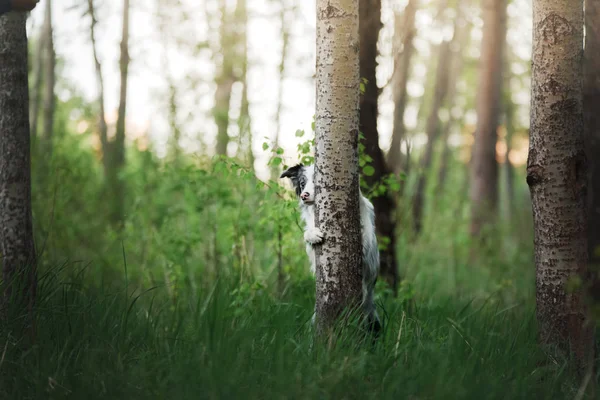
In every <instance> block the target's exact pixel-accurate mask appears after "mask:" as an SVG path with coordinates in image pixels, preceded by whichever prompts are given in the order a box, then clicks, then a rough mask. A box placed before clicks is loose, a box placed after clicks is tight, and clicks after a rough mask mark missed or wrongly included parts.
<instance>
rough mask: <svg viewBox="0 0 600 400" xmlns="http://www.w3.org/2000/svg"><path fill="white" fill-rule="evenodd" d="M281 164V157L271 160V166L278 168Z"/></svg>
mask: <svg viewBox="0 0 600 400" xmlns="http://www.w3.org/2000/svg"><path fill="white" fill-rule="evenodd" d="M282 162H283V160H282V159H281V157H273V159H272V160H271V165H273V166H278V165H279V164H281V163H282Z"/></svg>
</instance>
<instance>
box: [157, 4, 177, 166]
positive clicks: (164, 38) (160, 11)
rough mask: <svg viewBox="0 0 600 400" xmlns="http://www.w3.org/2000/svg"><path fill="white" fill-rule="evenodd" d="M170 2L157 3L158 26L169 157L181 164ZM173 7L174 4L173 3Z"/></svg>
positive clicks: (175, 162)
mask: <svg viewBox="0 0 600 400" xmlns="http://www.w3.org/2000/svg"><path fill="white" fill-rule="evenodd" d="M170 1H172V0H169V1H161V0H159V1H157V3H156V6H157V8H156V23H157V25H158V30H159V33H160V37H161V45H162V60H161V63H162V69H163V73H164V74H165V81H166V83H167V96H168V114H167V120H168V123H169V128H170V140H169V143H170V146H169V147H170V148H169V153H170V154H169V155H170V158H171V160H172V162H173V163H174V164H176V165H177V164H179V162H180V161H181V147H180V144H179V141H180V139H181V129H180V127H179V122H178V120H177V98H178V90H177V83H176V82H175V79H174V78H173V76H172V74H171V72H170V68H169V54H168V50H169V48H170V47H171V44H172V41H171V40H169V39H170V35H169V34H170V32H169V29H168V27H169V25H170V22H171V21H170V20H169V18H168V16H167V14H166V13H165V9H166V8H167V7H169V2H170ZM174 3H175V4H174V6H175V7H177V8H179V7H181V2H180V1H177V0H175V1H174ZM171 4H172V5H173V3H171Z"/></svg>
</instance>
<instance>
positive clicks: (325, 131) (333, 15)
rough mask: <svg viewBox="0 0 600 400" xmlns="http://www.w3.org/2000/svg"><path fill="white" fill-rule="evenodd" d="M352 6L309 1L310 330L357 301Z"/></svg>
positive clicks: (323, 327)
mask: <svg viewBox="0 0 600 400" xmlns="http://www.w3.org/2000/svg"><path fill="white" fill-rule="evenodd" d="M358 9H359V5H358V0H318V1H317V73H316V78H317V104H316V121H315V123H316V125H315V126H316V137H315V142H316V149H315V199H316V201H315V220H316V221H315V222H316V227H317V228H320V229H321V231H322V232H323V234H324V241H323V243H322V244H321V245H317V246H316V247H315V250H316V266H317V268H316V318H317V331H318V332H320V333H321V334H324V333H327V332H329V330H330V328H332V326H333V324H334V322H335V321H336V319H337V317H338V316H339V315H340V313H341V312H342V311H343V310H344V309H346V308H347V307H358V306H359V305H360V302H361V298H362V266H361V263H362V246H361V229H360V220H359V215H360V211H359V175H358V114H359V110H358V104H359V94H360V87H359V83H360V79H359V54H358V53H359V35H358V24H359V18H358Z"/></svg>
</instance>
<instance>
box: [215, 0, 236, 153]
mask: <svg viewBox="0 0 600 400" xmlns="http://www.w3.org/2000/svg"><path fill="white" fill-rule="evenodd" d="M230 30H231V26H230V21H229V18H228V14H227V5H226V1H225V0H221V29H220V39H221V40H220V46H221V54H222V58H221V65H220V67H219V73H218V75H217V77H216V79H215V81H216V84H217V90H216V91H215V105H214V108H213V116H214V119H215V123H216V124H217V148H216V152H217V154H218V155H221V156H226V155H227V146H228V145H229V133H228V130H229V103H230V101H231V88H232V87H233V84H234V83H235V76H234V71H233V67H234V65H233V62H234V60H233V59H232V57H231V46H233V43H232V40H231V34H230Z"/></svg>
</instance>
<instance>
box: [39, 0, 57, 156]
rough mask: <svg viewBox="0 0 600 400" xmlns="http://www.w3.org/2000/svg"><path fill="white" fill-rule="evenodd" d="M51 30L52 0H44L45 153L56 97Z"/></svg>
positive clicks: (47, 147)
mask: <svg viewBox="0 0 600 400" xmlns="http://www.w3.org/2000/svg"><path fill="white" fill-rule="evenodd" d="M53 33H54V32H53V29H52V0H46V10H45V20H44V36H45V38H44V45H45V46H44V47H45V51H44V54H45V57H44V58H45V59H44V85H45V86H44V125H43V130H42V141H43V143H44V147H45V149H46V151H47V152H48V153H49V152H50V151H51V150H52V136H53V134H52V133H53V130H54V110H55V105H56V97H55V95H54V86H55V80H56V77H55V71H54V70H55V67H56V53H55V51H54V39H53V38H52V36H53Z"/></svg>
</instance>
